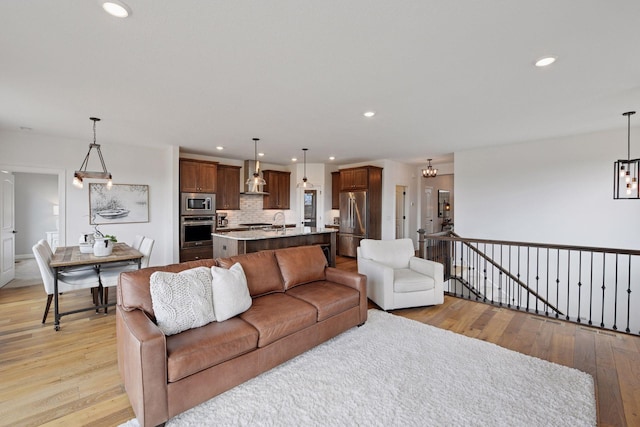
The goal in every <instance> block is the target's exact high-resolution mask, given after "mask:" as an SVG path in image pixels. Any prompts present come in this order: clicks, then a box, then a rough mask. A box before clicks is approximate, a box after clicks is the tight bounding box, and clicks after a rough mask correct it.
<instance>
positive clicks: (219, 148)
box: [216, 145, 224, 151]
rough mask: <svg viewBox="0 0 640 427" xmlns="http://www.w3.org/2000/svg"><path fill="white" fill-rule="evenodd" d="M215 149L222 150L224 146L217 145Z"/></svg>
mask: <svg viewBox="0 0 640 427" xmlns="http://www.w3.org/2000/svg"><path fill="white" fill-rule="evenodd" d="M216 150H218V151H222V150H224V147H223V146H222V145H218V146H217V147H216Z"/></svg>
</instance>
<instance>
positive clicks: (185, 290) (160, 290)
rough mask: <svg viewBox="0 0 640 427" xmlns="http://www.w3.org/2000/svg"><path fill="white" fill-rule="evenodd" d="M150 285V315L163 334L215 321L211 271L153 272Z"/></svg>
mask: <svg viewBox="0 0 640 427" xmlns="http://www.w3.org/2000/svg"><path fill="white" fill-rule="evenodd" d="M150 282H151V287H150V290H151V303H152V306H153V312H154V313H155V315H156V320H157V322H158V327H159V328H160V329H161V330H162V332H164V334H165V335H174V334H177V333H180V332H182V331H186V330H187V329H191V328H197V327H200V326H204V325H206V324H207V323H210V322H213V321H214V320H216V316H215V314H214V311H213V301H212V289H211V270H209V269H208V268H207V267H196V268H192V269H190V270H184V271H181V272H179V273H169V272H166V271H156V272H154V273H153V274H152V275H151V278H150Z"/></svg>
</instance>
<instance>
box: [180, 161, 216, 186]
mask: <svg viewBox="0 0 640 427" xmlns="http://www.w3.org/2000/svg"><path fill="white" fill-rule="evenodd" d="M217 179H218V164H217V163H215V162H207V161H204V160H192V159H180V191H181V192H183V193H215V192H216V181H217Z"/></svg>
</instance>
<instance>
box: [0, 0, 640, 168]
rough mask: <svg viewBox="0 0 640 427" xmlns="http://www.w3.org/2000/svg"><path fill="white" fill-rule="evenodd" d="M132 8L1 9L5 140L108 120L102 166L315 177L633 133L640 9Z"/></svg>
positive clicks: (389, 4) (140, 2) (567, 0)
mask: <svg viewBox="0 0 640 427" xmlns="http://www.w3.org/2000/svg"><path fill="white" fill-rule="evenodd" d="M125 2H126V3H127V4H128V5H129V6H130V8H131V9H132V11H133V14H132V15H131V16H130V17H129V18H127V19H118V18H114V17H112V16H110V15H107V14H106V13H105V12H104V11H103V10H102V8H101V6H100V3H99V2H98V1H97V0H57V1H51V0H28V1H25V0H2V1H0V61H1V63H0V129H4V130H15V131H19V130H20V128H21V127H27V128H31V129H32V130H30V131H25V130H23V131H25V132H33V133H42V134H48V135H55V136H62V137H68V138H70V139H74V140H77V141H78V144H84V143H86V142H89V141H90V140H91V139H92V123H91V121H90V120H89V117H90V116H97V117H100V118H102V121H101V122H100V123H98V127H97V133H98V142H99V143H101V144H102V145H103V151H104V152H105V156H107V154H106V153H107V152H108V151H109V143H118V144H142V145H155V144H165V145H179V146H180V147H182V149H183V150H185V151H188V152H192V153H200V154H210V155H215V156H218V157H228V158H236V159H251V158H253V142H252V140H251V138H253V137H259V138H261V141H260V143H259V145H258V147H259V150H260V151H264V152H265V153H266V156H265V157H264V158H263V161H266V162H269V163H277V164H288V163H290V159H291V157H292V156H298V157H299V158H301V157H302V151H301V149H302V148H309V152H308V154H307V161H308V162H309V163H317V162H326V161H327V158H328V157H329V156H330V155H333V156H336V160H335V162H336V164H345V163H355V162H359V161H367V160H372V159H382V158H387V159H394V160H398V161H402V162H407V163H415V164H423V163H425V162H426V159H427V158H428V157H433V158H434V159H435V160H436V161H437V160H438V159H440V160H444V159H445V158H447V156H449V155H450V154H451V153H453V152H455V151H460V150H466V149H471V148H474V147H480V146H485V145H496V144H505V143H514V142H521V141H527V140H535V139H542V138H548V137H554V136H562V135H571V134H579V133H588V132H593V131H598V130H606V129H614V128H625V129H626V118H624V117H623V116H622V115H621V114H622V113H623V112H625V111H628V110H634V109H640V54H639V50H640V1H638V0H617V1H606V0H563V1H558V0H529V1H509V0H501V1H500V0H482V1H478V0H473V1H472V0H456V1H445V0H402V1H394V0H386V1H382V0H323V1H311V0H270V1H246V0H235V1H231V0H228V1H203V0H179V1H176V0H174V1H168V0H125ZM545 55H554V56H557V57H558V61H557V62H556V63H555V64H554V65H552V66H550V67H548V68H546V69H538V68H536V67H534V66H533V62H534V61H535V60H536V59H538V58H540V57H542V56H545ZM367 110H375V111H376V112H377V114H376V116H375V117H373V118H371V119H367V118H365V117H363V116H362V113H363V112H365V111H367ZM638 117H639V116H635V119H636V120H639V119H638ZM632 126H633V119H632ZM625 142H626V141H620V143H619V144H618V142H616V143H615V144H616V145H612V158H613V157H616V155H618V157H619V155H621V154H624V151H625V148H626V147H625V145H626V144H625ZM216 145H223V146H225V150H224V151H222V152H218V151H216V150H215V148H214V147H215V146H216ZM618 145H619V147H618Z"/></svg>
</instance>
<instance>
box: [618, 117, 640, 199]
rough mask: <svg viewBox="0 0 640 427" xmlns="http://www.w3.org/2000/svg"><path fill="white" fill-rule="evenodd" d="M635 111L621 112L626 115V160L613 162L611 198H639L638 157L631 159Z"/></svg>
mask: <svg viewBox="0 0 640 427" xmlns="http://www.w3.org/2000/svg"><path fill="white" fill-rule="evenodd" d="M635 113H636V112H635V111H628V112H626V113H623V114H622V115H623V116H627V160H618V161H616V162H614V164H613V198H614V199H615V200H620V199H640V193H639V191H638V181H640V159H631V116H632V115H634V114H635Z"/></svg>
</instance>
